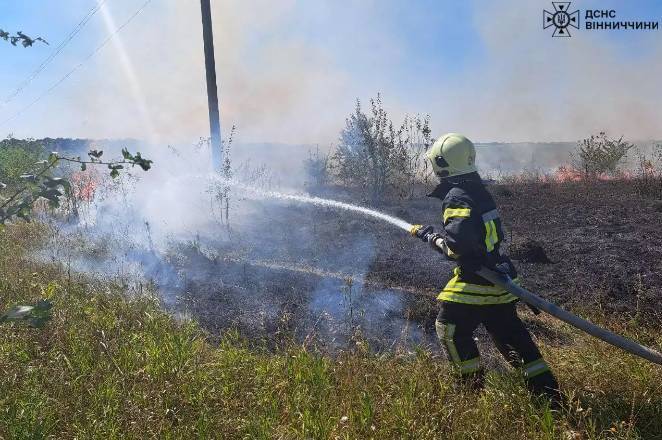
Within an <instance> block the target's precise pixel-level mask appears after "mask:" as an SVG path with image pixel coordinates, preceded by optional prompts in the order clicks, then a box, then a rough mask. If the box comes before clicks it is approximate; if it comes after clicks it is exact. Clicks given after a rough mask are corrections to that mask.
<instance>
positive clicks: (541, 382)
mask: <svg viewBox="0 0 662 440" xmlns="http://www.w3.org/2000/svg"><path fill="white" fill-rule="evenodd" d="M435 324H436V328H437V335H438V337H439V340H440V342H441V344H442V346H443V347H444V348H445V350H446V353H447V354H448V357H449V359H450V361H451V362H452V363H453V364H454V365H455V366H456V367H457V368H458V370H459V372H460V375H461V377H462V379H463V381H464V382H466V383H468V384H470V385H471V386H473V387H475V388H480V387H482V385H483V378H484V370H483V368H482V366H481V365H480V353H479V352H478V346H477V345H476V341H475V340H474V338H473V335H474V332H475V330H476V329H477V328H478V326H479V325H480V324H483V325H484V326H485V328H486V329H487V332H488V333H489V334H490V336H491V338H492V340H493V341H494V344H495V345H496V347H497V348H498V349H499V351H500V352H501V354H502V355H503V356H504V357H505V358H506V360H507V361H508V363H510V364H511V365H512V366H513V367H515V368H518V369H521V370H522V372H523V374H524V378H525V380H526V383H527V385H528V387H529V389H530V390H531V391H532V392H533V393H535V394H538V395H540V394H545V395H547V396H548V397H549V398H550V399H551V400H552V402H554V403H560V393H559V386H558V383H557V381H556V378H555V377H554V375H553V374H552V372H551V371H550V369H549V366H548V365H547V363H546V362H545V361H544V360H543V358H542V355H541V354H540V350H538V347H537V346H536V344H535V343H534V342H533V339H531V335H530V333H529V331H528V330H527V329H526V327H525V326H524V324H523V323H522V321H521V320H520V319H519V317H518V316H517V310H516V307H515V303H514V302H512V303H508V304H494V305H481V306H477V305H470V304H461V303H454V302H448V301H441V309H440V310H439V315H438V316H437V321H436V323H435Z"/></svg>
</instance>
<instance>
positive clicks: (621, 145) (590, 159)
mask: <svg viewBox="0 0 662 440" xmlns="http://www.w3.org/2000/svg"><path fill="white" fill-rule="evenodd" d="M632 147H634V145H633V144H631V143H629V142H625V141H623V136H621V137H620V138H619V139H611V138H609V137H607V134H606V133H605V132H604V131H602V132H600V133H599V134H598V135H591V137H590V138H586V139H584V140H582V141H581V142H579V143H578V145H577V155H578V156H579V157H578V159H576V160H575V167H576V168H577V169H578V170H579V171H580V172H582V173H583V174H584V176H585V177H591V178H596V177H600V176H603V175H605V174H610V175H614V174H616V172H617V171H618V167H619V165H620V164H621V162H622V160H623V159H624V158H625V156H626V155H627V152H628V151H629V150H630V149H631V148H632Z"/></svg>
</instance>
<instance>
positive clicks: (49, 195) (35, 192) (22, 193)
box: [0, 148, 152, 224]
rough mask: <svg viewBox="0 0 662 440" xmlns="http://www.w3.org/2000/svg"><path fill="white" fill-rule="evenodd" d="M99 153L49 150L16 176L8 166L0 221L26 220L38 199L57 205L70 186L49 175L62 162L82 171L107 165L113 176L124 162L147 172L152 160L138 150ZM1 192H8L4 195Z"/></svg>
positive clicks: (2, 186) (0, 188) (0, 184)
mask: <svg viewBox="0 0 662 440" xmlns="http://www.w3.org/2000/svg"><path fill="white" fill-rule="evenodd" d="M0 151H2V150H0ZM102 156H103V151H101V150H90V151H89V152H88V158H87V159H81V158H80V157H67V156H60V155H59V154H58V153H51V154H50V155H49V156H48V159H44V160H39V161H37V162H32V163H31V164H29V166H28V167H26V168H23V170H22V171H21V174H20V175H18V176H16V175H15V174H16V169H15V168H11V170H12V171H11V174H8V176H9V177H12V179H11V180H9V181H8V182H9V183H4V182H0V224H4V223H5V222H7V221H10V220H13V219H14V218H19V219H23V220H26V221H29V220H30V215H31V213H32V208H33V206H34V204H35V203H36V202H37V201H38V200H40V199H45V200H47V201H48V203H49V205H50V206H52V207H58V206H59V203H60V197H61V196H62V195H63V194H64V192H63V191H66V190H68V189H69V188H70V183H69V181H68V180H67V179H66V178H64V177H54V176H53V175H52V171H53V170H54V169H55V168H56V167H57V166H58V165H59V163H60V162H62V161H64V162H72V163H77V164H80V167H81V170H83V171H84V170H85V169H86V168H87V167H88V166H89V165H93V166H106V167H107V169H109V170H110V176H111V177H113V178H115V177H118V176H119V174H120V171H121V170H123V169H124V167H125V166H126V165H131V166H138V167H140V168H141V169H142V170H144V171H148V170H149V169H150V168H151V166H152V161H151V160H149V159H145V158H144V157H142V156H141V154H140V153H136V154H135V155H134V154H132V153H130V152H129V151H128V150H127V149H126V148H125V149H122V159H120V160H110V161H104V160H102V159H101V157H102ZM3 165H4V164H3ZM3 192H4V193H7V196H6V197H5V196H4V195H3Z"/></svg>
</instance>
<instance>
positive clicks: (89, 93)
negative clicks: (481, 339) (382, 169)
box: [0, 0, 662, 147]
mask: <svg viewBox="0 0 662 440" xmlns="http://www.w3.org/2000/svg"><path fill="white" fill-rule="evenodd" d="M96 3H97V2H96V1H95V0H59V1H49V2H44V1H43V0H41V1H40V0H24V1H21V2H17V1H14V0H11V1H10V0H0V28H1V29H4V30H6V31H10V32H15V31H23V32H25V33H26V34H28V35H30V36H33V37H34V36H42V37H43V38H45V39H46V40H48V41H49V42H50V45H49V46H47V45H42V44H35V46H33V47H31V48H25V49H24V48H21V47H13V46H11V45H10V44H8V43H5V42H4V41H0V60H1V61H2V62H1V64H0V65H1V66H2V67H0V134H1V135H2V136H5V135H8V134H12V135H13V136H16V137H34V138H40V137H47V136H48V137H86V138H97V139H100V138H124V137H133V138H139V139H145V140H150V141H152V142H155V143H160V144H179V143H191V142H194V141H195V140H197V139H199V138H200V137H203V136H206V135H207V133H208V131H209V127H208V116H207V107H206V106H207V100H206V89H205V76H204V58H203V51H202V36H201V35H202V30H201V24H200V8H199V3H198V2H197V1H183V0H152V1H151V2H149V3H148V4H147V6H146V7H145V8H144V9H143V10H142V11H141V12H140V13H139V14H138V15H137V16H135V18H134V19H133V20H132V21H131V22H130V23H129V24H128V25H126V27H124V28H123V29H122V30H121V31H120V32H118V33H117V34H116V35H115V37H113V38H112V39H111V40H110V41H109V42H108V44H107V45H106V46H104V47H103V48H101V49H100V50H99V51H98V52H96V54H95V55H94V56H92V57H89V56H90V54H91V53H93V52H94V51H95V49H96V48H97V47H98V46H99V45H100V44H101V43H102V42H103V41H104V40H106V39H107V38H108V36H109V35H111V34H112V33H113V32H114V31H115V29H117V27H118V26H121V25H122V24H123V23H124V22H125V21H126V20H127V19H128V18H129V17H131V16H132V15H133V14H134V13H135V12H136V10H138V9H139V8H140V6H141V5H142V4H143V3H144V0H105V2H104V4H103V6H102V7H101V8H100V10H99V12H98V13H96V14H95V15H94V16H93V17H92V18H91V19H90V21H89V23H87V25H86V26H85V27H84V28H83V29H82V31H80V32H79V33H78V34H77V35H76V37H75V38H73V39H72V40H71V42H70V43H69V44H68V45H67V46H66V47H65V48H64V49H63V50H62V51H61V53H59V54H58V55H57V56H56V57H55V58H54V59H53V61H52V62H50V63H49V64H48V65H47V66H46V68H45V69H44V70H43V71H42V72H41V73H40V74H39V75H38V76H36V78H35V79H34V80H33V81H31V82H30V83H29V84H27V86H26V87H25V88H24V90H23V91H22V92H21V93H19V94H18V95H17V96H15V97H14V98H12V99H10V100H8V99H7V98H8V97H9V96H11V95H12V92H13V91H14V90H15V89H16V88H17V86H18V85H19V84H20V83H21V82H22V81H24V80H25V79H26V78H27V77H29V76H30V74H31V73H32V72H33V71H34V70H35V69H36V68H37V67H38V66H39V65H40V64H41V63H42V62H43V61H44V59H46V58H47V57H49V56H50V55H51V54H52V53H53V51H54V50H55V48H56V46H57V45H58V44H59V43H60V42H61V41H62V40H64V39H65V38H66V37H67V35H68V34H69V33H70V32H71V31H72V30H73V29H74V28H75V27H76V25H77V24H78V23H79V22H80V21H81V19H82V18H83V17H85V15H86V14H87V13H88V11H90V10H91V9H92V8H93V7H94V6H95V4H96ZM543 9H547V10H553V9H552V4H551V2H549V1H538V0H535V1H532V0H519V1H515V0H499V1H487V0H484V1H478V0H473V1H457V0H408V1H405V0H305V1H304V0H298V1H297V0H212V10H213V20H214V36H215V45H216V58H217V69H218V80H219V96H220V101H221V123H222V126H223V130H224V132H225V133H227V132H228V130H229V127H231V126H232V125H235V126H236V127H237V139H238V140H239V141H240V142H278V143H291V144H319V145H320V146H322V147H326V146H332V145H333V144H334V143H336V142H337V139H338V134H339V132H340V130H341V129H342V128H343V126H344V120H345V118H346V117H347V116H348V114H349V113H351V112H352V111H353V109H354V106H355V101H356V99H360V100H361V101H362V102H363V103H367V102H368V101H369V100H370V98H372V97H374V96H376V95H377V93H380V94H381V96H382V99H383V103H384V107H385V109H386V110H387V111H388V112H389V114H390V115H391V117H392V118H393V119H394V120H395V121H396V122H397V121H400V120H401V119H402V118H403V116H404V115H405V114H429V115H430V117H431V126H432V129H433V135H435V136H438V135H440V134H442V133H444V132H450V131H453V132H461V133H464V134H466V135H467V136H468V137H470V138H471V139H473V140H475V141H479V142H488V141H500V142H523V141H575V140H577V139H581V138H584V137H587V136H589V135H590V134H592V133H596V132H598V131H601V130H606V131H607V132H608V133H610V134H613V135H618V136H620V135H625V136H626V137H628V138H631V139H652V138H656V139H660V138H662V133H661V131H662V129H661V128H660V125H661V124H660V123H659V122H660V120H661V119H662V118H661V116H662V106H661V105H660V103H661V102H662V85H660V80H659V78H662V56H661V55H662V44H661V42H662V40H661V38H662V29H658V30H653V31H632V30H627V31H624V30H620V31H588V30H585V29H580V30H574V32H572V34H573V35H572V37H571V38H552V37H551V29H543V28H542V14H543ZM574 9H579V10H580V16H581V21H582V23H583V21H584V11H585V10H587V9H614V10H615V11H616V14H617V20H622V21H633V20H645V21H662V2H659V1H656V0H637V1H634V2H633V1H627V0H591V1H589V0H582V1H575V2H572V5H571V11H572V10H574ZM81 62H83V64H82V65H80V63H81ZM79 65H80V67H78V68H76V69H75V70H74V72H73V73H71V74H70V75H69V76H67V77H66V79H65V80H64V81H62V82H60V80H61V79H62V78H63V77H64V76H65V75H67V73H69V72H70V71H71V70H72V69H74V68H75V67H76V66H79ZM56 84H57V86H56V87H54V88H53V86H54V85H56ZM49 89H51V90H50V92H47V93H45V92H46V91H48V90H49ZM29 105H31V106H29ZM28 106H29V107H28Z"/></svg>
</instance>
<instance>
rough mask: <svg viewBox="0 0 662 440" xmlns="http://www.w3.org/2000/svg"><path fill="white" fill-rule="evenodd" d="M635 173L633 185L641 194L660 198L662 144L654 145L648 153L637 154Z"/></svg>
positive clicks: (661, 187) (661, 191)
mask: <svg viewBox="0 0 662 440" xmlns="http://www.w3.org/2000/svg"><path fill="white" fill-rule="evenodd" d="M637 162H638V163H637V165H638V166H637V174H636V176H635V179H634V185H635V188H636V189H637V192H638V193H639V194H640V195H642V196H647V197H655V198H662V145H659V144H658V145H655V147H653V151H652V152H651V154H650V155H647V154H645V153H643V152H641V151H639V152H638V155H637Z"/></svg>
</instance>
